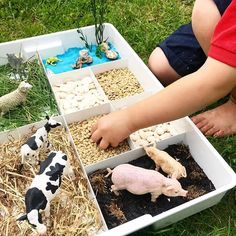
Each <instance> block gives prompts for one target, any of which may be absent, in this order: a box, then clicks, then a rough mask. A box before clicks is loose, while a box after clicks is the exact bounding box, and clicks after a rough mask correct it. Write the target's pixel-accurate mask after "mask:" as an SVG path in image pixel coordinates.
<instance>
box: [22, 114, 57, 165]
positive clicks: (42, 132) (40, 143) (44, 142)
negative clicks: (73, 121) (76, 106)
mask: <svg viewBox="0 0 236 236" xmlns="http://www.w3.org/2000/svg"><path fill="white" fill-rule="evenodd" d="M46 118H47V120H48V121H47V123H46V124H45V125H44V126H43V127H41V128H39V129H38V130H37V131H36V132H35V133H34V134H33V135H32V136H31V137H30V138H29V139H28V140H27V141H26V143H25V144H24V145H22V146H21V150H20V152H21V164H22V165H23V164H24V163H25V161H26V159H27V160H30V161H31V162H32V164H36V160H37V159H38V156H39V152H40V150H41V149H43V148H49V145H50V144H49V141H48V133H49V132H50V130H51V129H52V128H56V127H58V126H60V125H61V123H60V122H57V121H56V120H53V119H52V118H49V117H48V116H47V117H46Z"/></svg>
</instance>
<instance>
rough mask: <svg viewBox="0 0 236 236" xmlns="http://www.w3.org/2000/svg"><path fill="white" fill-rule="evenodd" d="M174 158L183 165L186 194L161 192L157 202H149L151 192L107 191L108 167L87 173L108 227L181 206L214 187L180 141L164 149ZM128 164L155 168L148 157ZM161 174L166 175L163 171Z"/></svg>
mask: <svg viewBox="0 0 236 236" xmlns="http://www.w3.org/2000/svg"><path fill="white" fill-rule="evenodd" d="M165 151H166V152H168V153H169V154H170V155H171V156H172V157H173V158H175V159H177V160H179V162H180V163H181V164H182V165H184V166H185V168H186V171H187V178H182V179H180V180H179V181H180V183H181V185H182V187H183V189H185V190H188V195H187V197H166V196H164V195H161V196H159V197H158V198H157V200H156V202H155V203H153V202H151V195H150V194H149V193H148V194H144V195H134V194H131V193H129V192H128V191H126V190H121V191H119V196H116V195H115V194H114V193H113V192H111V191H110V187H111V185H112V182H111V178H110V177H111V175H110V176H109V177H108V178H105V175H106V174H107V170H106V169H105V170H98V171H95V172H94V173H92V174H91V175H90V176H89V179H90V182H91V185H92V188H93V190H94V193H95V195H96V197H97V201H98V203H99V206H100V208H101V211H102V213H103V216H104V218H105V221H106V223H107V226H108V228H109V229H111V228H113V227H116V226H118V225H120V224H123V223H125V222H127V221H130V220H132V219H135V218H137V217H139V216H142V215H144V214H150V215H152V216H155V215H158V214H160V213H162V212H164V211H167V210H169V209H171V208H173V207H176V206H178V205H181V204H183V203H185V202H188V201H190V200H191V199H194V198H197V197H199V196H202V195H204V194H206V193H208V192H211V191H213V190H215V187H214V185H213V184H212V182H211V181H210V180H209V179H208V178H207V176H206V175H205V173H204V172H203V170H202V169H201V168H200V167H199V166H198V164H197V163H196V162H195V161H194V159H193V157H192V156H191V153H190V152H189V149H188V147H187V146H185V145H183V144H175V145H170V146H169V147H168V148H166V149H165ZM129 164H132V165H135V166H139V167H143V168H146V169H153V170H154V169H155V164H154V162H153V161H152V160H151V159H150V158H149V157H148V156H147V155H145V156H142V157H140V158H138V159H136V160H133V161H131V162H129ZM160 172H161V173H162V174H164V175H165V176H166V174H165V173H164V172H162V171H161V169H160Z"/></svg>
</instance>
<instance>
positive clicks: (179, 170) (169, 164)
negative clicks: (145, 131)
mask: <svg viewBox="0 0 236 236" xmlns="http://www.w3.org/2000/svg"><path fill="white" fill-rule="evenodd" d="M144 150H145V151H146V153H147V155H148V156H149V157H150V158H151V159H152V160H153V161H154V162H155V164H156V170H157V171H158V170H159V168H160V167H161V169H162V170H163V171H164V172H165V173H166V174H168V176H169V177H171V178H175V179H180V178H181V177H184V178H185V177H187V173H186V169H185V167H184V166H182V165H181V164H180V163H179V162H178V161H176V160H175V159H174V158H173V157H171V156H170V155H169V154H168V153H167V152H165V151H161V150H158V149H157V148H155V147H145V148H144Z"/></svg>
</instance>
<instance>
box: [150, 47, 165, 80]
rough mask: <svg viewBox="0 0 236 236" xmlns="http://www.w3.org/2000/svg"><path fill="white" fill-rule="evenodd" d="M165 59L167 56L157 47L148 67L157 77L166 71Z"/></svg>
mask: <svg viewBox="0 0 236 236" xmlns="http://www.w3.org/2000/svg"><path fill="white" fill-rule="evenodd" d="M163 57H165V54H164V53H163V52H162V50H161V48H159V47H157V48H155V49H154V50H153V52H152V53H151V55H150V57H149V59H148V66H149V68H150V70H151V71H152V72H153V74H155V75H156V76H159V74H160V73H162V71H163V69H164V68H163V65H164V63H163Z"/></svg>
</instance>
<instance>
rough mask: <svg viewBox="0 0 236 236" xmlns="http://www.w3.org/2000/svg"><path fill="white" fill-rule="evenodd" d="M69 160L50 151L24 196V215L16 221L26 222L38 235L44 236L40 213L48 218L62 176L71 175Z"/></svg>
mask: <svg viewBox="0 0 236 236" xmlns="http://www.w3.org/2000/svg"><path fill="white" fill-rule="evenodd" d="M73 174H74V172H73V170H72V169H71V167H70V164H69V160H68V158H67V156H66V154H65V153H63V152H61V151H52V152H50V153H49V154H48V156H47V158H46V159H45V161H43V162H42V163H41V165H40V170H39V172H38V174H37V175H36V176H35V177H34V179H33V181H32V183H31V185H30V187H29V189H28V190H27V192H26V195H25V206H26V214H25V215H23V216H21V217H19V218H18V219H17V220H19V221H23V220H28V222H29V224H31V225H32V226H34V227H36V229H37V231H38V233H39V234H45V233H46V231H47V228H46V226H45V225H44V224H43V222H42V216H41V212H42V211H44V212H45V216H46V217H48V218H49V217H50V202H51V200H52V199H53V198H54V197H55V196H56V194H57V193H58V191H59V187H60V185H61V181H62V176H63V175H71V176H72V175H73Z"/></svg>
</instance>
